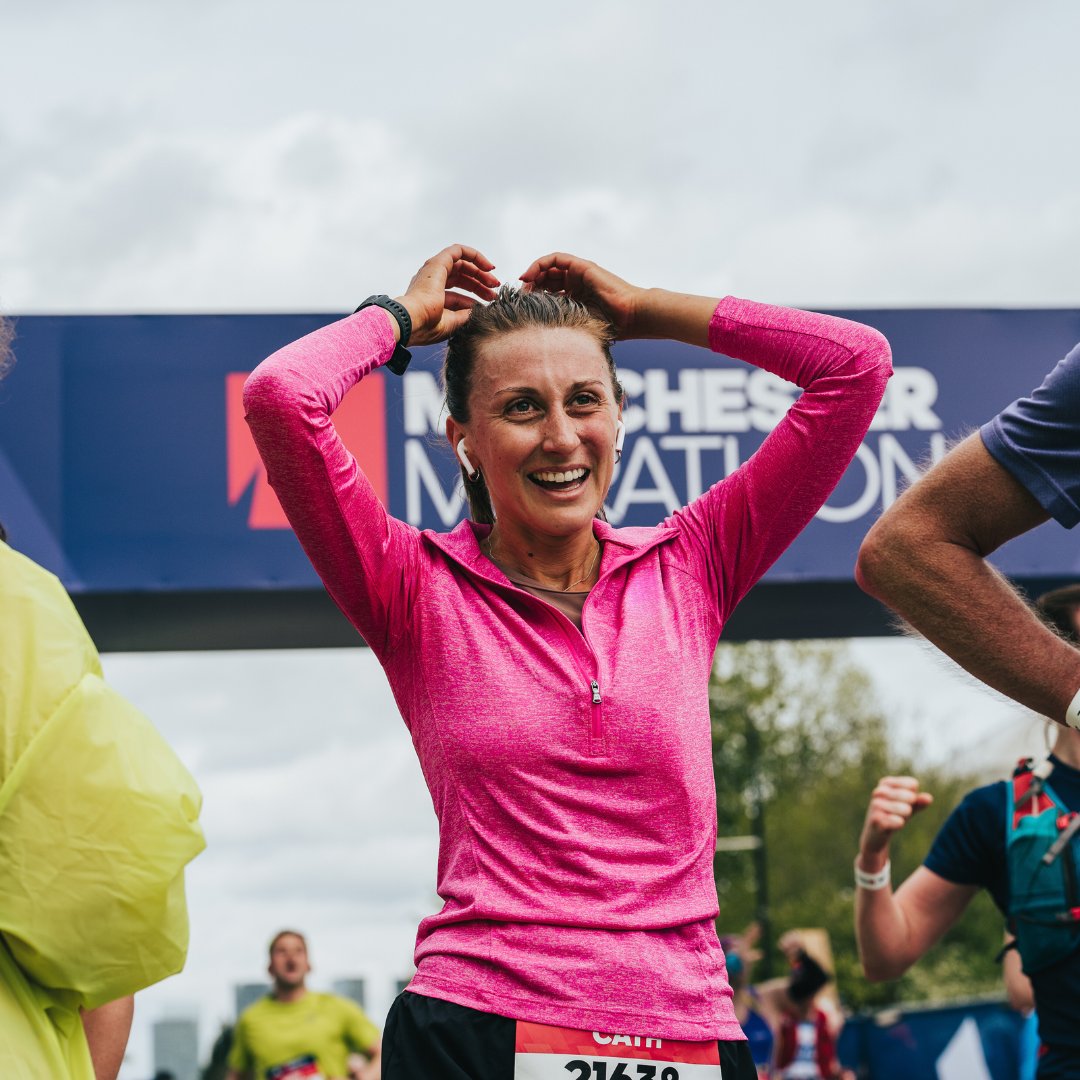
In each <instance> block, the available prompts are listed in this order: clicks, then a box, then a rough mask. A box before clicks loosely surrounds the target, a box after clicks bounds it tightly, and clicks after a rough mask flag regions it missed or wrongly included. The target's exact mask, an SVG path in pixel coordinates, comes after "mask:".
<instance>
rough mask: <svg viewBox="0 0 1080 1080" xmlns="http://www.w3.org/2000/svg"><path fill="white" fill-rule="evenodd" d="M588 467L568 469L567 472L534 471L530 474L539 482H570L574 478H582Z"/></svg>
mask: <svg viewBox="0 0 1080 1080" xmlns="http://www.w3.org/2000/svg"><path fill="white" fill-rule="evenodd" d="M588 471H589V470H588V469H570V470H568V471H567V472H536V473H533V474H532V479H533V480H538V481H539V482H540V483H541V484H570V483H573V482H574V481H575V480H581V479H583V478H584V476H585V474H586V473H587V472H588Z"/></svg>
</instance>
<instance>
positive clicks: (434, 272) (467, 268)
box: [397, 244, 499, 345]
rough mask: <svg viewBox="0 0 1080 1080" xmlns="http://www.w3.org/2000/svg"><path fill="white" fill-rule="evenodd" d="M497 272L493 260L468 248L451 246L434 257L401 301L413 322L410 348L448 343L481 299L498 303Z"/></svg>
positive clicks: (426, 264) (425, 265)
mask: <svg viewBox="0 0 1080 1080" xmlns="http://www.w3.org/2000/svg"><path fill="white" fill-rule="evenodd" d="M494 269H495V264H494V263H493V262H492V261H491V260H490V259H488V258H487V257H486V256H484V255H482V254H480V252H479V251H477V250H476V248H471V247H466V246H465V245H464V244H451V245H450V247H447V248H443V249H442V251H440V252H439V253H438V255H432V256H431V258H430V259H428V260H427V262H425V263H424V265H423V266H421V267H420V269H419V270H417V271H416V273H415V274H414V275H413V279H412V281H410V282H409V287H408V289H406V290H405V294H404V295H403V296H399V297H397V301H398V303H399V304H403V305H404V307H405V310H406V311H408V313H409V317H410V318H411V319H412V337H410V338H409V344H410V345H434V344H436V343H437V342H439V341H445V340H446V339H447V338H448V337H449V336H450V335H451V334H452V333H453V332H454V331H455V330H456V329H457V328H458V327H459V326H461V325H462V323H464V322H465V320H466V319H467V318H468V317H469V312H470V311H471V310H472V309H473V306H474V305H475V304H476V298H477V297H478V298H479V299H481V300H494V299H495V290H496V289H497V288H498V287H499V279H498V278H497V277H496V276H495V275H494V274H493V273H491V271H492V270H494ZM452 289H464V290H466V291H467V292H469V293H472V294H473V295H472V296H466V295H465V293H464V292H452V291H451V290H452Z"/></svg>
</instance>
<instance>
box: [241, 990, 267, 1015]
mask: <svg viewBox="0 0 1080 1080" xmlns="http://www.w3.org/2000/svg"><path fill="white" fill-rule="evenodd" d="M233 993H234V994H235V995H236V1015H237V1016H239V1015H240V1014H241V1013H242V1012H243V1011H244V1010H245V1009H246V1008H247V1007H248V1006H249V1005H254V1004H255V1002H256V1001H258V1000H259V998H261V997H266V995H267V994H269V993H270V984H269V983H237V984H236V985H235V986H234V987H233Z"/></svg>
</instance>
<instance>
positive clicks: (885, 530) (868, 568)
mask: <svg viewBox="0 0 1080 1080" xmlns="http://www.w3.org/2000/svg"><path fill="white" fill-rule="evenodd" d="M899 546H900V545H899V542H898V538H897V537H896V535H895V530H894V529H893V527H892V523H891V522H890V520H889V513H888V512H886V514H885V516H884V517H882V518H879V519H878V520H877V521H876V522H875V523H874V525H873V526H872V527H871V529H870V531H869V532H868V533H867V534H866V536H865V537H864V539H863V542H862V544H860V546H859V554H858V557H857V559H856V560H855V581H856V583H857V584H858V586H859V588H860V589H862V591H863V592H864V593H867V594H868V595H870V596H872V597H874V599H875V600H882V601H885V602H888V594H889V580H890V570H891V569H892V568H893V567H894V566H895V559H896V556H897V554H898V548H899Z"/></svg>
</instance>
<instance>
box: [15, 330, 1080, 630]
mask: <svg viewBox="0 0 1080 1080" xmlns="http://www.w3.org/2000/svg"><path fill="white" fill-rule="evenodd" d="M836 314H840V315H845V316H847V317H849V318H854V319H858V320H860V321H863V322H867V323H869V324H871V325H873V326H875V327H877V328H878V329H879V330H881V331H882V332H883V333H884V334H886V336H887V337H888V338H889V340H890V341H891V342H892V346H893V359H894V365H895V368H896V375H895V376H894V377H893V379H892V381H891V382H890V384H889V389H888V391H887V394H886V398H885V401H884V403H883V404H882V407H881V409H880V410H879V412H878V415H877V417H876V418H875V421H874V424H873V426H872V428H871V430H870V432H869V434H868V435H867V437H866V439H865V441H864V442H863V444H862V446H861V447H860V449H859V453H858V456H857V458H856V460H855V462H854V463H853V464H852V466H851V467H850V468H849V469H848V471H847V473H846V474H845V476H844V478H843V480H842V481H841V483H840V486H839V487H838V488H837V490H836V491H835V492H834V494H833V495H832V497H831V498H830V499H829V502H828V504H827V505H826V506H825V507H824V508H823V509H822V511H821V512H820V513H819V514H818V516H817V518H816V519H815V520H814V521H813V522H812V524H811V525H810V526H809V527H808V528H807V529H806V531H805V532H804V533H803V535H802V536H801V537H799V539H798V540H797V541H796V542H795V543H794V544H793V545H792V547H791V548H790V549H789V550H788V551H787V552H786V553H785V554H784V556H783V557H782V558H781V559H780V560H779V561H778V562H777V564H776V565H775V566H774V567H773V568H772V569H771V570H770V571H769V573H768V574H767V576H766V578H765V579H764V581H763V583H762V584H761V585H759V586H758V587H757V588H756V589H755V590H754V591H753V592H752V593H751V595H750V596H749V597H748V598H747V599H746V600H745V601H744V602H743V604H742V606H741V607H740V609H739V610H738V611H737V612H736V614H735V616H734V618H733V619H732V621H731V623H730V624H729V627H728V630H727V631H726V632H725V636H726V637H728V638H729V639H732V640H738V639H746V638H755V637H761V638H773V637H839V636H848V635H854V634H868V633H887V632H889V629H890V623H889V619H888V617H887V615H886V613H885V612H884V611H883V610H882V609H881V608H880V607H879V606H878V605H877V604H876V603H874V602H873V601H871V600H869V599H868V598H866V597H864V596H863V595H862V594H861V593H860V592H859V591H858V589H857V587H856V586H855V585H854V582H853V580H852V568H853V566H854V561H855V554H856V551H857V550H858V545H859V541H860V540H861V538H862V537H863V536H864V535H865V533H866V530H867V529H868V528H869V526H870V524H871V523H872V522H873V521H874V519H875V518H876V517H877V516H878V515H879V514H880V512H881V510H882V508H883V507H884V506H887V505H889V504H890V503H891V502H892V501H893V500H894V499H895V498H896V496H897V493H898V492H899V491H900V490H902V489H903V486H904V485H905V484H906V483H908V482H909V481H910V480H911V479H913V478H914V477H915V476H916V475H917V472H918V470H919V468H920V467H921V466H923V465H925V464H926V463H927V462H928V461H931V460H934V459H936V458H938V457H940V456H941V454H942V453H944V451H945V449H946V447H947V446H948V445H949V444H950V442H951V441H953V440H955V439H956V438H957V437H959V436H962V435H964V434H966V433H968V432H969V431H971V430H973V429H974V428H975V427H976V426H977V425H978V424H979V423H981V422H982V421H984V420H985V419H987V418H989V417H990V416H991V415H993V414H994V413H996V412H998V411H999V410H1000V409H1001V408H1003V407H1004V406H1005V405H1007V404H1008V403H1009V402H1010V401H1012V400H1013V399H1014V398H1016V397H1018V396H1020V395H1021V394H1024V393H1026V392H1027V391H1029V390H1030V389H1031V388H1032V387H1033V386H1035V385H1037V384H1038V383H1039V382H1040V381H1041V380H1042V377H1043V375H1044V374H1045V373H1046V372H1047V371H1048V370H1049V369H1050V367H1051V366H1052V365H1053V364H1054V363H1056V362H1057V360H1058V359H1060V358H1061V357H1062V356H1064V354H1065V353H1066V352H1067V351H1068V350H1069V349H1070V348H1071V347H1072V345H1073V344H1075V343H1076V342H1077V341H1078V340H1080V311H1077V310H1016V311H1009V310H874V311H869V310H867V311H850V312H837V313H836ZM334 318H336V316H330V315H206V316H199V315H136V316H24V317H22V318H20V319H18V321H17V327H16V329H17V338H16V342H15V351H16V357H17V363H16V365H15V367H14V369H13V370H12V371H11V373H10V375H9V377H8V378H7V379H6V380H4V382H3V383H0V520H2V521H3V522H4V524H5V526H6V528H7V530H8V533H9V541H10V543H11V544H12V545H13V546H14V547H16V548H17V549H19V550H21V551H23V552H25V553H26V554H27V555H29V556H30V557H31V558H33V559H34V560H35V561H37V562H39V563H41V564H42V565H44V566H46V567H48V568H49V569H51V570H53V571H54V572H55V573H56V574H57V575H58V576H59V577H60V578H61V580H62V581H63V582H64V584H65V585H66V586H67V588H68V589H69V591H70V592H71V593H72V595H73V596H74V598H75V600H76V603H77V604H78V606H79V607H80V610H81V611H82V613H83V616H84V618H85V619H86V621H87V624H88V626H89V627H90V629H91V632H92V633H93V634H94V635H95V637H96V639H97V641H98V644H99V646H100V647H101V648H103V649H130V650H139V649H161V648H170V649H178V648H192V649H199V648H258V647H288V646H293V647H298V646H328V645H341V644H356V643H357V641H358V639H357V637H356V634H355V632H354V631H353V630H352V628H351V627H349V626H348V625H347V624H346V622H345V620H344V618H343V617H342V616H341V615H340V614H339V613H338V612H337V610H336V609H335V608H334V606H333V604H332V603H331V602H330V600H329V599H328V598H327V597H326V596H325V594H324V593H323V592H322V590H321V587H320V585H319V582H318V579H317V578H316V576H315V573H314V571H313V570H312V569H311V566H310V564H309V563H308V561H307V559H306V557H305V556H304V554H303V552H302V550H301V549H300V546H299V544H298V543H297V541H296V539H295V537H294V536H293V534H292V532H291V530H290V529H289V528H288V525H287V523H286V521H285V519H284V515H283V514H282V512H281V508H280V506H279V505H278V503H277V500H276V498H275V496H274V494H273V492H272V490H271V489H270V488H269V486H268V484H267V483H266V477H265V474H264V472H263V470H262V466H261V463H260V462H259V459H258V456H257V454H256V453H255V449H254V446H253V444H252V442H251V440H250V437H249V436H248V433H247V428H246V425H245V424H244V421H243V407H242V403H241V389H242V386H243V381H244V378H245V377H246V374H247V372H249V371H250V370H251V369H252V368H253V367H254V366H255V365H256V364H258V362H259V361H260V360H261V359H262V358H263V357H264V356H266V355H268V354H269V353H271V352H273V351H274V350H276V349H277V348H279V347H280V346H281V345H283V344H285V343H286V342H289V341H291V340H293V339H295V338H297V337H300V336H302V335H303V334H306V333H308V332H310V331H311V330H314V329H316V328H317V327H319V326H323V325H325V324H326V323H328V322H330V321H332V320H333V319H334ZM615 357H616V362H617V364H618V367H619V372H620V376H621V378H622V380H623V382H624V384H625V386H626V389H627V391H628V392H629V402H628V405H627V408H626V412H625V420H626V424H627V439H626V448H625V452H624V455H623V460H622V464H621V466H620V467H619V469H618V471H617V473H616V476H615V480H614V483H613V485H612V489H611V494H610V497H609V500H608V516H609V518H610V519H611V521H612V522H613V523H614V524H623V525H649V524H654V523H655V522H657V521H659V520H660V519H661V518H663V517H664V516H665V515H666V514H668V513H669V512H670V511H671V510H672V509H673V508H675V507H676V506H678V505H681V504H682V503H684V502H686V501H688V500H689V499H692V498H693V497H694V496H695V495H697V494H698V493H699V492H700V491H701V490H702V489H703V488H704V487H706V486H708V485H709V484H710V483H712V482H714V481H715V480H716V479H719V478H720V477H722V476H724V475H726V474H727V473H729V472H731V471H732V470H733V469H735V468H737V467H738V466H739V464H740V463H741V462H743V461H745V460H746V459H747V458H748V457H749V456H750V455H751V454H752V453H753V452H754V450H755V449H756V448H757V447H758V446H759V445H760V443H761V441H762V440H763V439H764V437H765V435H766V434H767V433H768V432H769V431H770V430H771V429H772V427H773V426H774V425H775V423H776V422H777V421H778V420H779V418H780V417H781V416H782V415H783V413H784V411H785V410H786V409H787V407H788V406H789V405H790V404H791V402H792V401H793V400H794V398H795V396H796V395H797V393H798V390H797V389H796V388H795V387H793V386H791V385H790V384H788V383H784V382H782V381H781V380H779V379H776V378H775V377H773V376H770V375H768V374H766V373H764V372H761V371H757V370H755V369H753V368H750V367H748V366H746V365H744V364H741V363H739V362H737V361H733V360H730V359H728V358H726V357H722V356H717V355H714V354H710V353H708V352H706V351H704V350H701V349H696V348H693V347H691V346H686V345H681V344H678V343H673V342H655V341H631V342H624V343H621V344H619V345H617V346H616V349H615ZM439 359H440V350H439V349H437V348H421V349H416V350H415V351H414V356H413V362H412V366H411V367H410V368H409V370H408V372H407V373H406V374H405V376H404V378H401V379H398V378H396V377H395V376H393V375H390V374H389V373H387V372H379V373H376V374H375V375H373V376H371V377H370V378H368V379H366V380H364V382H363V383H361V384H360V386H359V387H357V388H356V389H355V390H353V391H352V393H350V395H349V396H348V397H347V398H346V400H345V402H344V404H343V405H342V408H341V409H339V411H338V413H337V414H336V415H335V423H336V425H337V426H338V428H339V430H340V431H341V432H342V434H343V437H344V439H345V441H346V442H347V443H348V445H349V446H350V448H351V449H352V450H353V452H354V453H355V454H356V455H357V456H358V458H359V459H360V461H361V464H362V465H363V467H364V469H365V471H366V472H367V474H368V476H369V477H370V478H371V480H372V482H373V484H374V486H375V488H376V490H377V491H378V492H379V493H380V496H381V497H382V498H383V501H384V503H386V504H387V505H388V506H389V508H390V510H391V512H392V513H394V514H395V515H397V516H398V517H401V518H403V519H405V520H407V521H410V522H412V523H413V524H415V525H417V526H419V527H421V528H432V529H440V530H441V529H448V528H451V527H452V526H453V525H454V523H455V522H456V521H458V520H459V519H460V517H461V516H462V513H463V507H464V501H463V494H462V491H461V486H460V482H459V478H458V472H457V467H456V463H455V461H454V459H453V458H452V456H451V454H450V452H449V450H448V449H447V448H446V444H445V441H444V440H443V439H442V438H441V432H442V426H443V419H444V417H443V415H442V411H441V396H440V394H439V391H438V381H437V375H436V372H437V369H438V363H439ZM995 561H996V562H997V565H998V566H999V567H1000V568H1001V569H1002V570H1003V571H1004V572H1005V573H1007V574H1008V575H1009V576H1010V577H1012V578H1013V579H1015V580H1017V581H1019V582H1020V583H1021V584H1023V585H1025V586H1026V587H1027V588H1029V589H1030V590H1032V591H1034V590H1038V589H1042V588H1044V587H1050V586H1052V585H1057V584H1060V583H1063V582H1065V581H1071V580H1076V579H1080V536H1077V535H1075V534H1070V533H1069V532H1067V531H1066V530H1064V529H1061V528H1060V527H1058V526H1057V525H1056V524H1053V523H1051V524H1049V525H1046V526H1043V527H1042V528H1040V529H1038V530H1036V531H1035V532H1033V533H1031V534H1029V535H1028V536H1026V537H1022V538H1020V539H1018V540H1016V541H1014V542H1013V543H1011V544H1009V545H1008V546H1007V547H1006V548H1004V549H1002V551H1001V552H1000V553H999V554H998V555H997V556H996V559H995Z"/></svg>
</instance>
